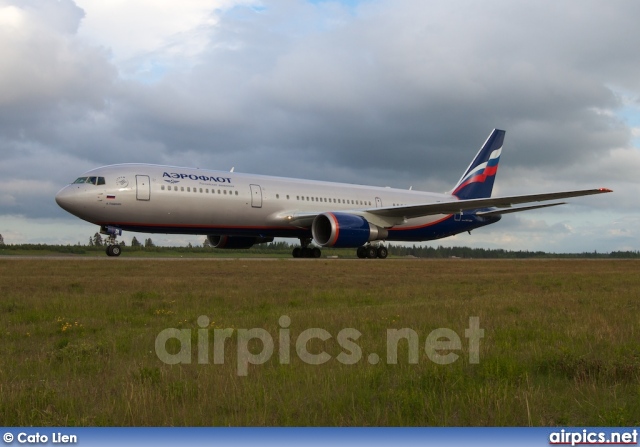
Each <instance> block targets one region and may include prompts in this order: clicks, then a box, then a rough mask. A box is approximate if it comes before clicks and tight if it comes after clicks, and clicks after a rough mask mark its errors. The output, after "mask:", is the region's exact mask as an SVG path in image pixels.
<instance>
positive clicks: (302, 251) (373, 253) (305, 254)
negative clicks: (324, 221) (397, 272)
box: [291, 239, 389, 259]
mask: <svg viewBox="0 0 640 447" xmlns="http://www.w3.org/2000/svg"><path fill="white" fill-rule="evenodd" d="M310 244H311V239H300V247H296V248H294V249H293V252H292V253H291V254H292V255H293V257H294V258H319V257H320V256H322V251H321V250H320V249H319V248H318V247H310V246H309V245H310ZM356 254H357V255H358V257H359V258H360V259H367V258H368V259H375V258H380V259H385V258H386V257H387V256H388V255H389V250H387V247H385V246H384V245H371V244H367V245H363V246H362V247H358V250H357V251H356Z"/></svg>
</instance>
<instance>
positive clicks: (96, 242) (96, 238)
mask: <svg viewBox="0 0 640 447" xmlns="http://www.w3.org/2000/svg"><path fill="white" fill-rule="evenodd" d="M93 245H94V246H96V247H102V245H103V244H102V236H100V233H96V234H94V235H93Z"/></svg>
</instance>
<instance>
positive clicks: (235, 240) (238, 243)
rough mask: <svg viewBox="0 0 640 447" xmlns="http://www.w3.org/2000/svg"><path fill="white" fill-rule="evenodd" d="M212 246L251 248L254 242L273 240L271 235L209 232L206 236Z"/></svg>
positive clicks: (260, 242) (261, 242)
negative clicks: (219, 234) (221, 234)
mask: <svg viewBox="0 0 640 447" xmlns="http://www.w3.org/2000/svg"><path fill="white" fill-rule="evenodd" d="M207 239H209V243H210V244H211V246H212V247H213V248H225V249H240V248H251V247H253V246H254V245H255V244H264V243H266V242H273V238H272V237H246V236H218V235H213V234H210V235H208V236H207Z"/></svg>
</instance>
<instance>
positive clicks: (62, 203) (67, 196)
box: [56, 186, 73, 213]
mask: <svg viewBox="0 0 640 447" xmlns="http://www.w3.org/2000/svg"><path fill="white" fill-rule="evenodd" d="M72 196H73V194H72V192H71V191H70V190H69V187H68V186H65V187H64V188H62V189H61V190H60V191H58V194H56V203H57V204H58V206H59V207H60V208H62V209H63V210H65V211H68V212H70V213H72V211H71V208H72V206H73V197H72Z"/></svg>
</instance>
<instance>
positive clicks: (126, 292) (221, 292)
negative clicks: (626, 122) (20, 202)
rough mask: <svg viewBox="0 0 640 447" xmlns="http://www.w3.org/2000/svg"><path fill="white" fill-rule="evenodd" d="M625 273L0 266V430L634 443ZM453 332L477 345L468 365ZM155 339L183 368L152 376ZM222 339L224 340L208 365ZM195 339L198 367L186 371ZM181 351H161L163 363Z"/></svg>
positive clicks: (560, 266) (636, 345)
mask: <svg viewBox="0 0 640 447" xmlns="http://www.w3.org/2000/svg"><path fill="white" fill-rule="evenodd" d="M639 270H640V262H637V261H609V260H598V261H579V260H563V261H552V260H544V261H537V260H535V261H534V260H528V261H474V260H399V259H398V260H391V259H389V260H386V261H376V260H361V261H357V260H354V261H343V260H299V261H293V260H270V261H260V260H249V259H244V260H243V259H241V260H228V261H216V260H176V261H173V260H139V261H135V260H128V261H127V260H122V259H121V260H118V259H102V260H97V259H88V260H87V259H85V260H65V261H59V260H18V259H0V295H1V296H0V396H2V398H1V399H0V425H4V426H11V425H15V426H27V425H34V426H49V425H71V426H93V425H99V426H103V425H125V426H129V425H131V426H165V425H175V426H185V425H186V426H200V425H222V426H224V425H241V426H244V425H257V426H262V425H296V426H298V425H303V426H307V425H312V426H334V425H341V426H342V425H355V426H375V425H384V426H387V425H393V426H407V425H445V426H481V425H515V426H527V425H534V426H537V425H578V426H581V425H587V426H588V425H612V426H631V425H635V426H637V425H640V312H639V311H640V275H639V274H638V271H639ZM203 315H204V316H206V317H207V318H208V319H209V321H208V323H209V325H208V328H207V329H202V328H201V325H199V324H198V317H200V316H203ZM285 315H286V316H287V317H289V319H290V325H289V326H288V327H284V328H283V326H287V325H285V324H284V323H282V321H283V320H281V317H282V316H285ZM470 317H478V319H479V325H480V328H482V329H483V330H484V337H483V338H482V339H480V344H479V346H480V349H479V362H478V363H472V362H470V360H469V351H470V339H468V338H467V337H465V329H467V328H469V324H470V322H469V319H470ZM202 322H203V321H202V320H201V321H200V323H202ZM167 328H177V329H181V330H185V329H186V330H189V332H188V334H191V335H190V341H191V354H192V355H191V357H190V359H191V363H190V364H186V363H178V364H173V365H170V364H166V363H163V362H162V361H161V360H160V359H159V357H158V355H157V354H156V349H155V341H156V337H157V336H158V334H160V333H161V332H162V331H163V330H164V329H167ZM225 328H231V329H233V331H232V334H233V335H232V336H231V338H230V339H228V340H226V344H225V345H224V349H225V351H224V353H225V358H224V363H223V364H216V363H214V360H213V359H214V351H215V349H214V340H215V341H218V339H217V338H216V334H218V333H221V332H220V330H222V329H225ZM253 328H257V329H263V330H264V331H263V333H265V331H266V333H268V334H270V335H271V336H272V338H273V340H274V344H275V350H274V353H273V355H272V356H271V357H270V358H269V359H268V360H267V361H266V362H265V363H263V364H259V365H249V366H248V371H247V375H246V376H240V375H238V370H239V362H238V360H239V358H240V363H242V359H243V358H244V357H242V356H238V352H244V351H243V349H244V348H243V347H244V346H248V348H247V349H248V350H249V351H248V352H250V353H251V354H252V355H256V354H258V353H259V352H261V351H262V348H263V345H262V343H261V342H260V341H258V340H255V339H252V340H247V336H248V335H247V333H246V332H243V330H244V329H253ZM310 328H322V329H324V330H326V331H327V332H328V333H329V334H331V335H332V337H331V338H330V339H328V340H326V341H322V340H320V339H312V340H311V341H309V343H308V345H307V347H308V350H309V351H310V352H311V353H312V354H319V353H321V352H323V351H324V352H325V353H326V354H327V355H328V356H329V357H330V360H329V361H327V362H326V363H323V364H320V365H312V364H308V363H306V362H304V361H303V360H302V359H301V357H300V355H298V354H297V351H296V341H297V340H298V337H299V336H300V335H301V334H303V333H304V331H306V330H307V329H310ZM345 328H354V329H357V330H358V331H359V332H360V333H361V334H362V335H361V337H360V338H359V339H357V341H356V343H357V345H358V347H359V348H360V349H361V350H362V356H361V359H360V360H359V361H357V362H356V363H355V364H343V363H341V362H340V361H339V360H338V358H339V357H338V356H339V354H341V353H342V354H350V353H351V354H353V351H351V352H350V351H349V350H347V349H345V347H344V346H345V345H344V344H341V343H340V342H339V341H338V339H337V337H338V334H339V333H340V331H341V330H343V329H345ZM401 328H409V329H411V330H412V331H415V333H416V334H417V335H418V338H419V346H420V350H419V353H420V354H419V358H418V361H417V363H410V361H409V360H410V355H409V351H410V348H409V343H407V342H406V341H401V342H400V344H399V349H398V351H399V356H398V361H397V364H387V361H386V353H387V330H388V329H401ZM438 328H449V329H450V330H451V331H453V332H455V333H456V334H458V335H459V337H460V341H461V343H460V349H450V350H440V351H437V353H438V354H440V355H445V354H447V353H455V354H456V355H458V358H457V360H455V361H454V362H453V363H451V364H447V365H440V364H437V363H435V362H433V361H431V360H430V358H429V357H428V356H427V354H426V353H425V350H424V346H425V344H426V339H427V337H428V335H429V334H430V333H431V332H432V331H434V330H435V329H438ZM216 330H218V332H216ZM287 334H288V336H289V339H290V348H289V349H284V348H282V347H283V346H285V347H286V346H287V344H286V338H282V337H283V336H284V335H287ZM201 337H205V338H201ZM203 340H209V343H208V349H207V350H206V352H207V353H208V357H209V359H208V362H201V363H198V362H199V359H200V360H202V358H201V357H199V346H205V347H207V345H205V344H204V342H203ZM185 346H186V344H184V343H183V344H182V345H181V344H180V343H179V342H178V340H177V339H172V340H169V342H168V343H167V344H166V350H167V352H168V353H169V354H175V355H178V354H179V352H180V351H179V350H180V348H181V347H182V348H183V349H185ZM218 347H219V346H218ZM453 347H454V348H455V346H453ZM285 352H288V353H289V355H290V360H289V363H285V362H284V361H283V359H282V357H281V355H284V353H285ZM371 353H375V354H377V355H379V357H380V359H381V360H380V362H379V363H377V364H371V363H370V361H369V360H370V359H371V357H370V356H369V355H370V354H371ZM200 354H202V352H200Z"/></svg>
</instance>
